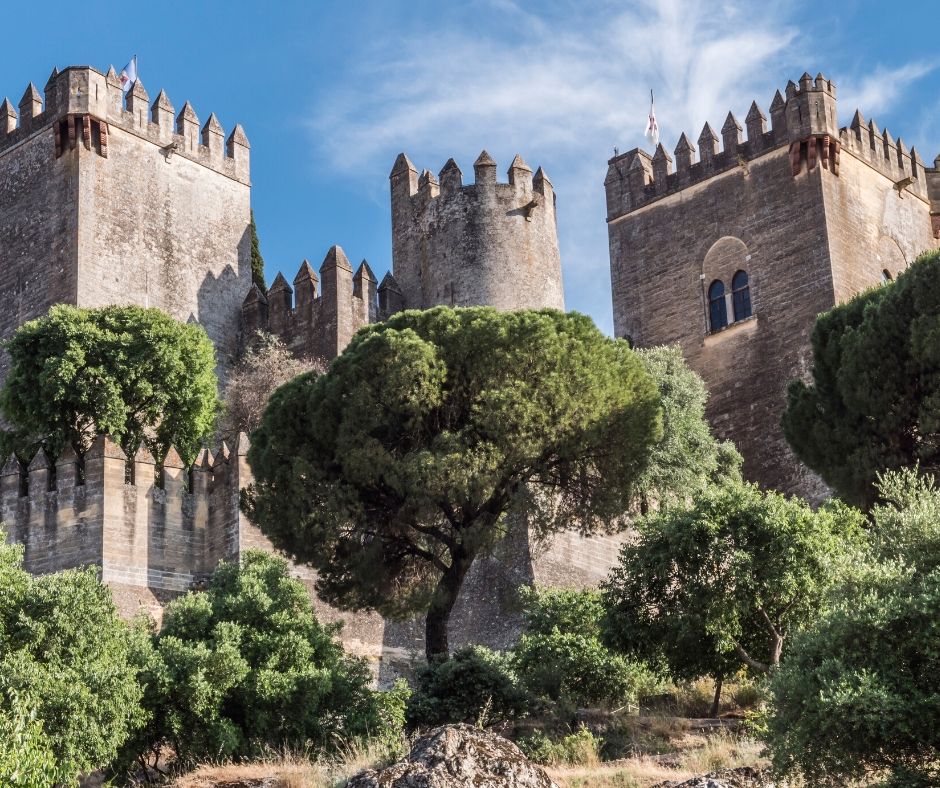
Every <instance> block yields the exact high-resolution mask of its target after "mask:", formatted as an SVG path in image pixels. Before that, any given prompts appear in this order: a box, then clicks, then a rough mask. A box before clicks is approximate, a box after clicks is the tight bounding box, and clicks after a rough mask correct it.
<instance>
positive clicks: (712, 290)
mask: <svg viewBox="0 0 940 788" xmlns="http://www.w3.org/2000/svg"><path fill="white" fill-rule="evenodd" d="M708 322H709V324H710V325H711V329H712V331H720V330H721V329H723V328H724V327H725V326H726V325H728V307H727V306H725V283H724V282H722V281H721V280H720V279H716V280H715V281H714V282H712V283H711V284H710V285H709V286H708Z"/></svg>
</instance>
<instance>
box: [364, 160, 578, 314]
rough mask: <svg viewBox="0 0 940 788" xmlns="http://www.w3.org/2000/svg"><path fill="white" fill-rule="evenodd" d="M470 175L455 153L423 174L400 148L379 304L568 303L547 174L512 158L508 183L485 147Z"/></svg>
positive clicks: (559, 305)
mask: <svg viewBox="0 0 940 788" xmlns="http://www.w3.org/2000/svg"><path fill="white" fill-rule="evenodd" d="M473 172H474V183H473V184H467V185H464V183H463V176H462V173H461V171H460V168H459V167H458V166H457V164H456V162H455V161H454V160H453V159H449V160H448V161H447V163H446V164H445V165H444V168H443V169H442V170H441V172H440V175H439V178H435V177H434V176H433V175H432V174H431V173H430V172H429V171H428V170H425V171H424V172H423V173H422V174H421V175H420V176H419V175H418V171H417V170H416V169H415V166H414V165H413V164H412V163H411V161H409V159H408V157H407V156H406V155H405V154H404V153H402V154H400V155H399V156H398V158H397V159H396V161H395V166H394V167H393V168H392V172H391V175H390V181H391V192H392V277H391V278H390V279H387V280H386V281H384V282H383V287H380V290H379V297H380V304H381V305H383V306H384V305H385V304H386V303H388V306H385V309H386V310H387V311H388V312H391V311H394V309H393V308H392V307H394V306H399V305H400V306H402V307H404V308H406V309H426V308H428V307H431V306H438V305H446V306H474V305H488V306H494V307H496V308H497V309H526V308H539V307H554V308H556V309H564V306H565V304H564V292H563V289H562V281H561V259H560V256H559V254H558V233H557V230H556V225H555V192H554V189H553V188H552V184H551V181H549V179H548V176H547V175H545V173H544V172H543V171H542V169H541V168H539V169H538V170H537V171H536V172H535V175H534V176H533V174H532V170H531V169H529V166H528V165H527V164H526V163H525V162H524V161H523V160H522V158H521V157H519V156H516V158H515V159H513V161H512V164H511V165H510V167H509V173H508V174H509V182H508V183H497V181H496V162H495V161H493V159H492V158H491V157H490V155H489V154H488V153H487V152H486V151H483V153H481V154H480V157H479V158H478V159H477V160H476V162H474V165H473Z"/></svg>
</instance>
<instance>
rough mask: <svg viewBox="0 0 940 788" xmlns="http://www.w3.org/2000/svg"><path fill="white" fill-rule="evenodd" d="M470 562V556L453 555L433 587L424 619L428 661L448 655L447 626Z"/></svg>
mask: <svg viewBox="0 0 940 788" xmlns="http://www.w3.org/2000/svg"><path fill="white" fill-rule="evenodd" d="M471 563H473V557H472V556H470V557H468V556H463V555H462V556H459V557H458V556H455V557H454V558H453V562H452V563H451V566H450V569H448V570H447V572H445V573H444V574H443V575H441V579H440V580H439V581H438V583H437V588H436V589H434V597H433V598H432V599H431V604H430V606H429V607H428V614H427V616H426V617H425V619H424V653H425V656H426V657H427V660H428V662H430V661H431V660H432V659H433V658H434V657H438V656H444V657H447V656H449V655H450V644H449V643H448V641H447V626H448V624H449V623H450V614H451V612H452V611H453V609H454V605H455V604H456V603H457V597H458V596H459V595H460V589H461V587H462V586H463V581H464V578H465V577H466V576H467V570H469V569H470V564H471Z"/></svg>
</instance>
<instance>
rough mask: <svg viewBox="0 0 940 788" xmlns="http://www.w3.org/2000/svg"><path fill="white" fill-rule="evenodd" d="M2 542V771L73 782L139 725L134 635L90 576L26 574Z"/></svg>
mask: <svg viewBox="0 0 940 788" xmlns="http://www.w3.org/2000/svg"><path fill="white" fill-rule="evenodd" d="M3 542H4V537H3V534H2V533H0V720H2V723H0V727H4V728H5V729H6V730H7V732H8V735H3V736H0V739H3V740H6V742H7V749H2V748H0V753H2V754H0V762H2V763H3V766H2V767H0V774H2V773H3V772H2V770H3V769H10V770H12V771H15V769H16V768H17V767H22V768H26V766H27V762H29V763H35V764H37V768H41V769H45V770H46V771H47V772H48V773H49V774H52V773H54V775H55V779H56V780H57V781H59V782H61V783H64V784H74V783H75V782H76V780H77V778H78V775H79V774H81V773H84V772H88V771H92V770H94V769H96V768H99V767H101V766H104V765H106V764H107V763H108V762H109V761H111V759H112V758H114V756H115V754H116V753H117V751H118V748H119V747H120V745H121V744H122V743H123V742H124V740H125V739H126V738H127V737H128V735H129V734H130V733H131V732H132V731H133V730H134V729H135V728H136V727H137V726H138V725H139V724H140V723H141V722H142V713H141V707H140V698H141V689H140V687H139V685H138V684H137V681H136V667H135V665H134V662H133V653H132V649H133V646H132V641H133V638H132V636H131V633H130V631H129V628H128V626H127V625H126V624H125V623H124V622H122V621H121V620H120V619H119V618H118V617H117V614H116V612H115V609H114V603H113V602H112V599H111V592H110V590H109V589H108V588H107V587H105V586H104V585H102V584H101V583H100V582H99V581H98V578H97V574H96V572H95V570H93V569H88V570H71V571H68V572H59V573H56V574H51V575H44V576H41V577H31V576H30V575H29V574H28V573H27V572H25V571H24V570H23V569H22V568H21V565H20V564H21V561H22V551H21V549H20V548H17V547H13V546H10V545H6V544H4V543H3ZM50 754H51V757H52V759H53V760H52V765H51V766H50V765H49V763H50V761H49V755H50ZM20 758H25V759H27V762H23V761H19V760H18V759H20ZM6 784H7V783H4V785H6ZM24 784H31V783H24Z"/></svg>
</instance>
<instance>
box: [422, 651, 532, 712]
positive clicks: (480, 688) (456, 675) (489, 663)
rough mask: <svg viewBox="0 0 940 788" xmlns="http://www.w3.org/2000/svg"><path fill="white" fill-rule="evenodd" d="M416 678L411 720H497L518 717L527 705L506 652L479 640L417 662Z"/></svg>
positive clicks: (526, 699) (526, 698)
mask: <svg viewBox="0 0 940 788" xmlns="http://www.w3.org/2000/svg"><path fill="white" fill-rule="evenodd" d="M416 678H417V682H416V683H417V688H416V689H415V692H414V694H413V695H412V696H411V702H410V704H409V706H408V722H409V723H410V724H411V725H412V726H433V725H443V724H445V723H449V722H467V723H477V722H480V723H482V724H487V723H495V722H502V721H504V720H513V719H517V718H519V717H522V716H523V715H525V713H526V711H527V708H528V697H527V695H526V693H525V691H524V690H523V689H522V688H521V687H520V685H519V680H518V678H517V677H516V674H515V672H514V671H513V669H512V667H511V662H510V660H509V659H508V657H507V656H506V655H505V654H502V653H500V652H496V651H491V650H490V649H488V648H485V647H484V646H467V647H466V648H462V649H460V650H459V651H455V652H454V654H453V655H452V656H451V657H450V659H440V658H438V659H435V660H434V661H432V662H430V663H428V664H425V665H423V666H421V667H420V668H419V669H418V672H417V677H416Z"/></svg>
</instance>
